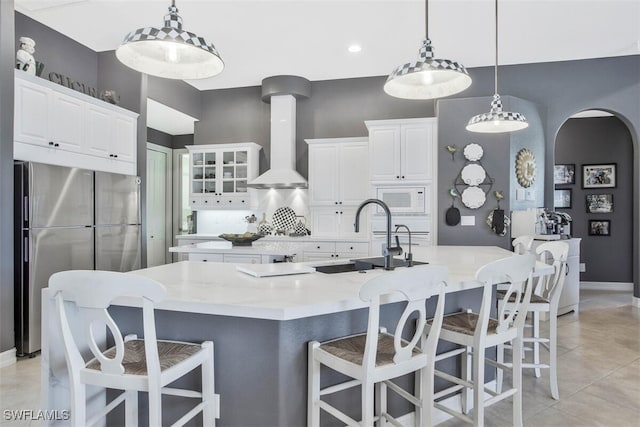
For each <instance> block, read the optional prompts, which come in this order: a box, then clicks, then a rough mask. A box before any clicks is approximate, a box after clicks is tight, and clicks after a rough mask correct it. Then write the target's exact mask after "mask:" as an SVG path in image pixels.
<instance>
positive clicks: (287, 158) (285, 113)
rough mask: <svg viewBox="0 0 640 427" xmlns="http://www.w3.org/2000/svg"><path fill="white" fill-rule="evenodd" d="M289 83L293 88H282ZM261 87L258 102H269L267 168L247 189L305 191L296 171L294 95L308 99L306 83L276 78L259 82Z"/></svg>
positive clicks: (306, 81) (301, 79) (307, 83)
mask: <svg viewBox="0 0 640 427" xmlns="http://www.w3.org/2000/svg"><path fill="white" fill-rule="evenodd" d="M292 82H293V83H294V84H293V88H289V89H286V88H283V86H285V87H291V86H292V84H291V83H292ZM283 83H285V84H284V85H283ZM301 83H302V86H301ZM262 85H263V90H262V99H263V100H264V101H270V102H271V169H269V170H268V171H267V172H265V173H263V174H262V175H260V176H259V177H257V178H256V179H254V180H253V181H251V182H249V183H248V187H251V188H261V189H265V188H276V189H281V188H307V180H306V179H304V177H303V176H302V175H300V174H299V173H298V172H297V171H296V96H305V97H308V94H309V81H308V80H306V79H303V78H301V77H297V76H276V77H270V78H269V79H265V80H263V84H262ZM300 87H302V88H303V91H300ZM301 92H304V93H301Z"/></svg>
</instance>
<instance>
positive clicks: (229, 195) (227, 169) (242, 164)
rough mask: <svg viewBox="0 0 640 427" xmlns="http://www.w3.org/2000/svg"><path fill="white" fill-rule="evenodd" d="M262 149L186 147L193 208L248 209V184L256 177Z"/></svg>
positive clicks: (249, 144)
mask: <svg viewBox="0 0 640 427" xmlns="http://www.w3.org/2000/svg"><path fill="white" fill-rule="evenodd" d="M261 148H262V147H260V146H259V145H258V144H255V143H253V142H243V143H237V144H212V145H192V146H187V149H188V150H189V155H190V156H189V158H190V163H191V165H190V166H191V175H190V176H191V206H192V208H193V209H219V208H243V207H249V206H250V195H249V194H248V190H247V183H248V182H249V181H251V180H252V179H255V178H256V177H257V176H258V161H259V158H258V153H259V151H260V149H261Z"/></svg>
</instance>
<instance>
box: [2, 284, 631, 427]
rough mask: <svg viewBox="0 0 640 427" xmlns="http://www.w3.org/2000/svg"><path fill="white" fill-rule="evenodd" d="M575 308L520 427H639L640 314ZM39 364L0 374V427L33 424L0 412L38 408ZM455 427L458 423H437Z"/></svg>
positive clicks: (612, 298)
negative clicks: (553, 364) (552, 375)
mask: <svg viewBox="0 0 640 427" xmlns="http://www.w3.org/2000/svg"><path fill="white" fill-rule="evenodd" d="M580 304H581V305H580V313H569V314H567V315H564V316H561V317H560V319H559V325H558V336H559V339H558V343H559V356H558V366H559V371H558V375H559V380H558V382H559V388H560V400H559V401H556V400H553V399H552V398H551V394H550V392H549V380H548V374H547V371H546V370H543V371H542V376H541V377H540V378H535V377H534V376H533V370H525V372H524V375H523V376H524V418H525V426H563V427H564V426H580V427H583V426H615V427H620V426H640V309H639V308H635V307H633V306H631V294H630V293H628V292H608V293H604V292H599V291H582V295H581V297H580ZM541 353H542V354H543V355H544V354H545V353H546V352H545V351H542V352H541ZM39 363H40V358H39V357H36V358H33V359H23V360H20V361H18V363H16V364H15V365H12V366H9V367H6V368H2V369H0V408H1V409H2V414H0V425H1V426H3V427H4V426H9V425H11V426H20V427H22V426H25V427H26V426H37V425H38V423H37V422H36V421H34V422H29V421H10V420H7V419H6V417H5V410H11V409H33V410H37V409H39V407H38V401H39V398H40V394H39V393H40V364H39ZM507 381H509V379H507ZM507 384H508V382H507ZM486 422H487V425H488V426H510V425H511V403H510V401H505V402H500V403H498V404H496V405H493V406H492V407H490V408H488V409H487V416H486ZM459 425H460V426H461V425H466V424H464V423H462V422H459V421H457V420H450V421H447V422H445V423H442V424H440V426H443V427H454V426H459Z"/></svg>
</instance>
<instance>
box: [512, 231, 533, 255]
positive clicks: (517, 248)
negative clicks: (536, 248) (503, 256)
mask: <svg viewBox="0 0 640 427" xmlns="http://www.w3.org/2000/svg"><path fill="white" fill-rule="evenodd" d="M511 244H512V245H513V252H515V253H517V254H518V255H524V254H528V253H530V252H531V246H532V245H533V236H529V235H526V234H525V235H522V236H519V237H516V238H515V239H513V242H511Z"/></svg>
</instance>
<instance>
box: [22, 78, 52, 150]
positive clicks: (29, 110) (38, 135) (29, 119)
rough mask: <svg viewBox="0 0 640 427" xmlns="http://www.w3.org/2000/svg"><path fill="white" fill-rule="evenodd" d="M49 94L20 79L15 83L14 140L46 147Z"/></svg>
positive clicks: (48, 91)
mask: <svg viewBox="0 0 640 427" xmlns="http://www.w3.org/2000/svg"><path fill="white" fill-rule="evenodd" d="M50 93H51V91H50V90H49V89H47V88H44V87H41V86H39V85H35V84H32V83H30V82H26V81H23V80H20V79H16V82H15V111H14V139H15V140H16V141H20V142H25V143H27V144H36V145H48V144H49V141H51V139H50V137H49V134H50V132H49V123H50V122H51V118H50V117H49V111H50V106H49V102H50Z"/></svg>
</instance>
